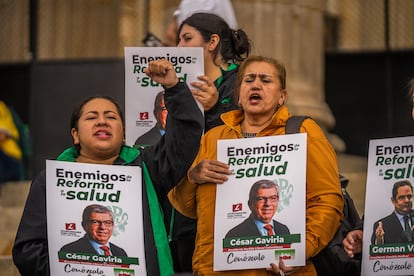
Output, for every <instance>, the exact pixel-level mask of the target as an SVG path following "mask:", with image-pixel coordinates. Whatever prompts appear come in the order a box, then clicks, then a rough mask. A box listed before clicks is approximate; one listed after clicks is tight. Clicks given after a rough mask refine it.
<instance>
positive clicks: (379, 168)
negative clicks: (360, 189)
mask: <svg viewBox="0 0 414 276" xmlns="http://www.w3.org/2000/svg"><path fill="white" fill-rule="evenodd" d="M413 161H414V136H410V137H397V138H386V139H375V140H370V143H369V152H368V172H367V184H366V195H365V215H364V235H363V248H362V249H363V251H362V275H414V233H413V226H414V211H413V210H412V209H413V204H412V202H413V198H412V197H413V189H412V186H413V185H414V162H413Z"/></svg>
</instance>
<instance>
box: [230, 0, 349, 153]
mask: <svg viewBox="0 0 414 276" xmlns="http://www.w3.org/2000/svg"><path fill="white" fill-rule="evenodd" d="M233 5H234V8H235V11H236V16H237V20H238V23H239V27H240V28H242V29H244V30H245V31H246V32H247V34H248V35H249V37H250V38H251V40H252V42H253V47H254V48H253V54H260V55H265V56H271V57H274V58H277V59H279V60H281V61H282V62H283V63H284V64H285V66H286V70H287V90H288V106H289V109H290V111H291V113H292V114H297V115H300V114H304V115H309V116H311V117H312V118H313V119H315V120H316V121H317V122H318V123H319V124H320V125H321V127H322V128H323V129H324V130H325V132H326V134H327V136H328V138H329V139H330V141H331V143H332V144H333V146H334V147H335V149H336V150H337V151H339V152H343V151H344V150H345V144H344V142H343V141H342V140H341V139H340V138H339V137H337V136H335V135H333V134H330V133H329V132H328V130H329V129H330V128H332V127H333V126H334V125H335V118H334V117H333V114H332V112H331V110H330V108H329V106H328V105H327V103H326V102H325V93H324V45H323V40H324V28H323V16H324V8H325V7H324V1H323V0H234V1H233Z"/></svg>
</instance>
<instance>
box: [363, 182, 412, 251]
mask: <svg viewBox="0 0 414 276" xmlns="http://www.w3.org/2000/svg"><path fill="white" fill-rule="evenodd" d="M391 202H392V204H393V205H394V211H393V212H392V213H391V214H390V215H388V216H386V217H385V218H382V219H380V220H378V221H377V222H375V223H374V229H373V233H372V237H371V244H377V245H380V244H390V243H407V242H412V241H413V240H414V239H413V237H414V236H413V219H412V216H413V213H412V210H411V209H412V206H413V186H412V185H411V182H410V181H408V180H401V181H397V182H395V183H394V185H393V188H392V196H391Z"/></svg>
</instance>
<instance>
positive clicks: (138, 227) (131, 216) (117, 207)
mask: <svg viewBox="0 0 414 276" xmlns="http://www.w3.org/2000/svg"><path fill="white" fill-rule="evenodd" d="M141 173H142V172H141V169H140V167H136V166H116V165H98V164H87V163H76V162H63V161H53V160H47V161H46V177H47V179H46V210H47V218H48V219H47V232H48V245H49V262H50V271H51V275H66V274H67V273H70V275H115V276H119V275H129V276H133V275H146V267H145V253H144V232H143V219H142V200H141V199H142V183H141V182H142V178H141ZM89 211H91V212H92V213H89ZM107 211H109V212H110V213H112V216H111V215H108V212H107ZM83 216H85V217H83ZM108 238H109V242H108V245H109V250H110V253H108V254H105V250H106V249H105V248H102V249H101V248H99V247H100V246H101V244H100V242H101V243H102V241H104V240H107V239H108ZM100 250H102V251H101V252H99V251H100Z"/></svg>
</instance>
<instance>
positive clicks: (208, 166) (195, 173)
mask: <svg viewBox="0 0 414 276" xmlns="http://www.w3.org/2000/svg"><path fill="white" fill-rule="evenodd" d="M230 174H231V170H230V169H229V165H227V164H226V163H223V162H220V161H217V160H202V161H200V162H199V163H198V164H197V165H196V166H195V167H192V168H191V169H190V170H189V172H188V178H189V180H190V181H191V182H193V183H196V184H203V183H216V184H222V183H224V182H225V181H227V179H228V175H230Z"/></svg>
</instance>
